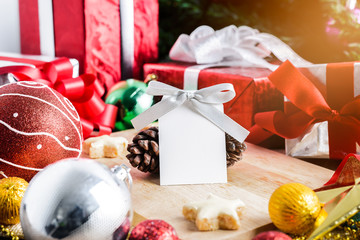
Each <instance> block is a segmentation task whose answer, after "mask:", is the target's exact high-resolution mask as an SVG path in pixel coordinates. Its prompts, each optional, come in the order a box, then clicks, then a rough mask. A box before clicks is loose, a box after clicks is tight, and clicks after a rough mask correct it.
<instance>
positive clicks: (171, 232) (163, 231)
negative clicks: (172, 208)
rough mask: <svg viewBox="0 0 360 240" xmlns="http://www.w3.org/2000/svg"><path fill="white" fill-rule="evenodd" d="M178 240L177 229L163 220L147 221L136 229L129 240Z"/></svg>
mask: <svg viewBox="0 0 360 240" xmlns="http://www.w3.org/2000/svg"><path fill="white" fill-rule="evenodd" d="M145 239H146V240H178V239H179V237H178V236H177V234H176V232H175V229H174V228H173V227H172V226H171V225H170V224H168V223H167V222H165V221H163V220H145V221H142V222H140V223H139V224H138V225H136V226H135V227H134V229H133V230H132V231H131V233H130V237H129V240H145Z"/></svg>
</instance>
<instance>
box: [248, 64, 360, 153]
mask: <svg viewBox="0 0 360 240" xmlns="http://www.w3.org/2000/svg"><path fill="white" fill-rule="evenodd" d="M269 80H270V81H271V82H272V83H273V84H274V85H275V86H276V87H277V89H279V90H280V91H281V92H282V93H283V94H284V95H285V96H286V97H287V98H288V99H289V100H290V101H291V104H293V105H294V106H296V107H297V108H298V109H296V111H293V112H292V113H290V114H288V113H284V112H282V111H273V112H264V113H258V114H256V115H255V123H256V124H257V125H255V126H254V127H252V129H251V130H250V131H251V135H250V136H249V138H248V141H249V142H253V143H259V142H261V141H262V140H264V137H265V136H269V134H271V133H275V134H277V135H279V136H281V137H284V138H296V137H299V136H300V135H301V134H303V133H304V132H305V131H306V129H307V128H308V127H309V126H310V125H311V124H314V123H317V122H322V121H328V122H329V127H328V128H329V151H330V158H336V159H342V158H343V157H344V156H345V155H346V154H348V153H354V152H356V143H360V111H359V109H360V97H356V98H354V99H353V100H351V101H349V102H347V103H346V104H345V105H343V106H342V107H341V109H340V110H338V111H336V110H334V109H331V108H330V106H329V105H328V103H327V102H326V100H325V98H324V96H323V95H322V94H321V93H320V91H319V90H318V88H317V87H316V86H315V85H314V84H313V83H312V82H311V81H310V80H309V79H308V78H306V77H305V76H304V75H303V74H302V73H301V72H300V71H299V70H298V69H297V68H295V67H294V66H293V65H292V64H291V63H290V62H289V61H287V62H285V63H283V64H282V65H281V66H280V67H279V68H278V69H277V70H276V71H275V72H273V73H272V74H271V75H270V76H269ZM261 128H263V129H266V130H268V131H269V132H266V131H263V130H261ZM265 138H266V137H265Z"/></svg>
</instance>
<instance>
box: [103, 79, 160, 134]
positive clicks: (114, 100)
mask: <svg viewBox="0 0 360 240" xmlns="http://www.w3.org/2000/svg"><path fill="white" fill-rule="evenodd" d="M146 89H147V84H146V83H144V82H142V81H139V80H136V79H128V80H126V81H121V82H119V83H117V84H115V85H114V86H113V87H112V88H111V89H110V91H109V93H108V94H107V96H106V99H105V103H107V104H112V105H115V106H117V107H118V108H119V111H118V116H117V119H116V123H115V129H116V130H119V131H121V130H126V129H130V128H133V126H132V124H131V120H132V119H133V118H135V117H136V116H138V115H139V114H140V113H142V112H144V111H145V110H146V109H148V108H150V107H151V105H152V104H153V96H151V95H148V94H146Z"/></svg>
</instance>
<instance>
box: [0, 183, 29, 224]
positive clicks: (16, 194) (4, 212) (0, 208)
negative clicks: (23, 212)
mask: <svg viewBox="0 0 360 240" xmlns="http://www.w3.org/2000/svg"><path fill="white" fill-rule="evenodd" d="M27 186H28V182H27V181H25V180H24V179H22V178H18V177H9V178H3V179H1V180H0V223H1V224H5V225H10V224H16V223H19V222H20V203H21V200H22V197H23V196H24V193H25V190H26V188H27Z"/></svg>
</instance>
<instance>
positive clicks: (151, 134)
mask: <svg viewBox="0 0 360 240" xmlns="http://www.w3.org/2000/svg"><path fill="white" fill-rule="evenodd" d="M158 142H159V137H158V127H150V128H148V129H145V130H143V131H141V132H139V133H138V134H137V135H136V136H135V137H134V138H133V143H130V144H129V145H128V148H127V150H128V151H129V152H130V153H129V154H128V155H126V157H127V159H129V162H130V164H131V165H132V166H133V167H137V168H138V169H139V170H140V171H142V172H151V173H157V172H159V144H158Z"/></svg>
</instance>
